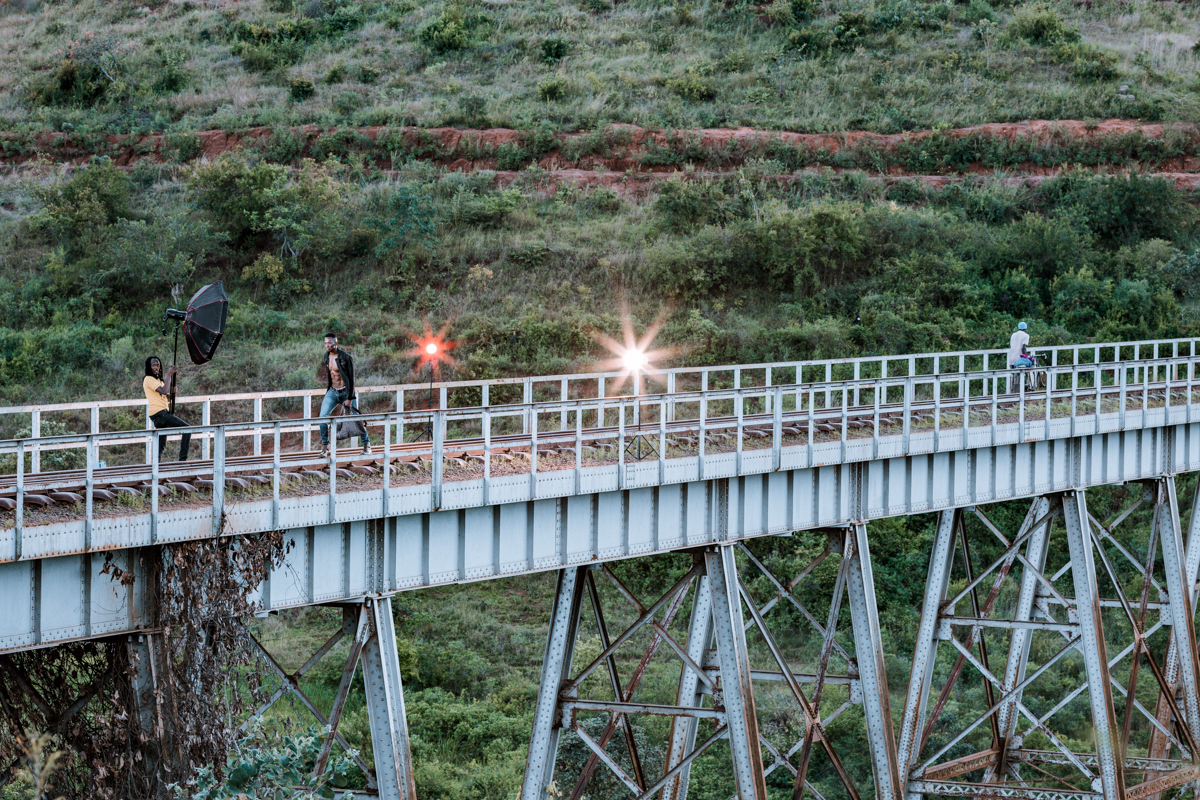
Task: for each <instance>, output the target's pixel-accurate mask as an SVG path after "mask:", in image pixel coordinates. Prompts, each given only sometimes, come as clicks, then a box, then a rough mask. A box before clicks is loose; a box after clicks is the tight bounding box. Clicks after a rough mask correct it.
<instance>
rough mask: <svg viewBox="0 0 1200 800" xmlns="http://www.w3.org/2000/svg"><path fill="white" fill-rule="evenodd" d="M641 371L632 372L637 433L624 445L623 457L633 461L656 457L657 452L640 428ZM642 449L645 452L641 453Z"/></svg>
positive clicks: (634, 421) (634, 416)
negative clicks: (629, 457) (631, 458)
mask: <svg viewBox="0 0 1200 800" xmlns="http://www.w3.org/2000/svg"><path fill="white" fill-rule="evenodd" d="M641 377H642V376H641V371H640V370H637V369H635V370H634V372H633V397H634V405H633V424H634V425H635V426H637V428H638V433H637V435H635V436H634V437H633V438H632V439H630V440H629V444H627V445H625V455H627V456H632V457H633V458H634V459H635V460H637V461H641V460H642V459H643V458H648V457H650V456H655V457H657V456H658V450H657V449H656V448H655V447H654V444H653V442H651V441H650V440H649V439H647V438H646V436H645V434H643V433H642V432H641V427H642V399H641V398H642V391H641ZM643 449H644V450H645V452H643Z"/></svg>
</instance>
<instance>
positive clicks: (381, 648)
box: [242, 598, 416, 800]
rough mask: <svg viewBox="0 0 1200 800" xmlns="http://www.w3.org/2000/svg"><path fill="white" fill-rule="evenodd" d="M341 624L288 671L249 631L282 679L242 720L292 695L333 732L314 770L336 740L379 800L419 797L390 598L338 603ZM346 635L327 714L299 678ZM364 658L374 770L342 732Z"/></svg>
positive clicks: (320, 769)
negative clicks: (345, 650)
mask: <svg viewBox="0 0 1200 800" xmlns="http://www.w3.org/2000/svg"><path fill="white" fill-rule="evenodd" d="M340 608H341V609H342V626H341V627H340V628H339V629H338V630H336V631H334V633H333V635H332V636H330V637H329V639H328V640H326V642H325V643H324V644H323V645H321V647H320V648H318V649H317V651H316V652H315V653H313V655H312V657H310V658H309V659H308V661H306V662H305V663H304V664H303V665H302V666H301V667H300V668H299V669H297V670H296V671H295V672H293V673H289V672H287V670H285V669H284V668H283V667H282V666H281V665H280V664H279V662H278V661H276V660H275V658H274V657H273V656H272V655H271V654H270V653H269V652H268V651H267V649H266V648H265V647H264V646H263V645H262V643H261V642H259V641H258V639H256V638H255V637H254V635H253V634H251V633H250V632H249V631H247V636H249V637H250V641H251V642H252V643H253V645H254V647H255V648H256V649H257V651H258V653H259V655H260V657H261V658H262V660H263V662H264V663H265V664H266V666H267V667H268V668H269V669H270V670H271V671H273V672H274V673H275V674H276V675H277V676H278V677H279V679H280V686H279V688H278V689H276V690H275V692H274V693H273V694H272V695H271V697H270V698H268V699H267V700H266V702H264V703H263V704H262V705H261V706H260V707H259V708H258V709H257V710H255V712H254V714H253V715H252V716H251V717H250V719H248V720H247V721H246V722H245V723H243V725H242V728H243V729H245V728H246V727H247V726H248V725H249V724H250V721H251V720H253V719H261V718H262V715H263V714H264V713H266V711H267V710H268V709H270V708H271V707H272V706H273V705H275V703H276V702H278V701H279V700H280V698H282V697H283V696H284V695H287V694H291V695H292V696H294V697H295V698H296V699H297V700H299V701H300V703H301V705H303V706H304V707H305V708H307V709H308V711H309V712H310V713H311V714H312V715H313V716H314V717H316V719H317V721H318V722H319V723H320V724H321V725H323V726H327V727H328V728H329V735H328V736H327V737H326V739H325V742H324V744H323V746H322V748H321V752H320V755H319V757H318V759H317V763H316V767H315V769H314V773H315V774H318V775H319V774H320V773H321V772H323V771H324V769H325V765H326V764H327V763H328V760H329V756H330V754H331V752H332V749H333V743H334V741H336V742H337V743H338V744H340V745H341V746H342V747H343V748H344V749H345V750H347V751H349V752H350V753H351V757H352V758H353V759H354V762H355V763H356V764H357V765H358V766H359V768H360V769H361V770H362V771H363V773H364V774H365V775H366V776H367V788H368V792H369V794H370V795H372V796H378V797H379V798H381V800H415V798H416V783H415V782H414V778H413V769H412V752H411V748H410V745H409V736H408V722H407V719H406V717H405V712H404V687H403V684H402V683H401V680H400V667H399V660H398V656H397V652H396V631H395V628H394V627H393V624H392V607H391V600H390V599H388V598H367V599H364V600H363V601H361V602H359V603H345V604H340ZM344 638H349V639H350V652H349V654H348V656H347V658H346V662H345V666H344V668H343V670H342V678H341V681H340V682H339V684H338V690H337V693H336V694H335V695H334V700H333V708H332V710H331V711H330V713H329V716H328V717H327V716H325V714H323V713H322V712H321V710H320V709H318V708H317V707H316V705H315V704H314V703H313V702H312V700H311V699H310V698H309V697H308V696H307V695H306V694H305V693H304V691H303V690H302V689H301V688H300V679H301V678H302V677H303V676H304V675H305V674H306V673H307V672H308V671H309V670H311V669H312V668H313V667H314V666H316V664H317V662H319V661H320V660H321V659H322V658H323V657H324V656H325V655H326V654H328V653H329V651H330V650H332V649H333V647H334V646H335V645H336V644H337V643H338V642H340V641H341V640H342V639H344ZM360 662H361V663H362V669H363V679H364V685H365V687H366V700H367V718H368V721H369V724H370V728H371V744H372V749H373V752H374V756H375V769H374V770H372V769H371V768H370V767H368V766H367V764H366V762H365V761H363V759H362V758H361V757H360V756H359V755H358V753H357V752H354V750H353V748H351V747H350V745H349V743H348V742H346V740H345V739H344V738H343V737H342V735H341V734H340V733H339V732H338V723H339V722H340V721H341V717H342V711H343V710H344V708H345V705H346V699H347V697H348V695H349V692H350V685H351V683H352V682H353V680H354V674H355V672H356V671H357V669H358V665H359V663H360Z"/></svg>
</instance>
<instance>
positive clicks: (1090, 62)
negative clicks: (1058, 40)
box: [1055, 42, 1117, 81]
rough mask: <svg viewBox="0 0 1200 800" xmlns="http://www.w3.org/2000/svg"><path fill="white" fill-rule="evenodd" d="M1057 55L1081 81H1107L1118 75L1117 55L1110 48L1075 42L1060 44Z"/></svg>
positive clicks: (1056, 50)
mask: <svg viewBox="0 0 1200 800" xmlns="http://www.w3.org/2000/svg"><path fill="white" fill-rule="evenodd" d="M1055 56H1056V57H1057V58H1058V60H1059V61H1061V62H1062V63H1064V64H1066V65H1067V66H1068V67H1069V68H1070V70H1071V76H1072V77H1074V78H1076V79H1078V80H1081V81H1107V80H1112V79H1113V78H1115V77H1116V76H1117V55H1116V53H1112V52H1110V51H1108V50H1101V49H1100V48H1098V47H1092V46H1090V45H1085V44H1081V43H1079V42H1075V43H1073V44H1062V45H1059V46H1058V47H1057V48H1055Z"/></svg>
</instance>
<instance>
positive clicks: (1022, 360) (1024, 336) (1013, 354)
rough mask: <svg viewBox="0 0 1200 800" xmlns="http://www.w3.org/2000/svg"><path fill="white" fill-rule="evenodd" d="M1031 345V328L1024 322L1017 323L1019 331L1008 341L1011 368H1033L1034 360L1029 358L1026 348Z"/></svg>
mask: <svg viewBox="0 0 1200 800" xmlns="http://www.w3.org/2000/svg"><path fill="white" fill-rule="evenodd" d="M1028 344H1029V326H1028V325H1026V324H1025V323H1024V322H1018V323H1017V330H1016V331H1015V332H1014V333H1013V335H1012V336H1011V337H1010V338H1009V340H1008V365H1009V366H1010V367H1032V366H1033V359H1032V358H1030V357H1029V351H1028V350H1027V349H1026V346H1027V345H1028Z"/></svg>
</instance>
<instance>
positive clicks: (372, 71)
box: [354, 64, 383, 84]
mask: <svg viewBox="0 0 1200 800" xmlns="http://www.w3.org/2000/svg"><path fill="white" fill-rule="evenodd" d="M382 74H383V71H382V70H380V69H376V68H375V67H372V66H371V65H370V64H359V65H358V69H356V70H355V71H354V77H355V78H356V79H357V80H358V82H359V83H366V84H372V83H375V81H377V80H379V76H380V75H382Z"/></svg>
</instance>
